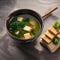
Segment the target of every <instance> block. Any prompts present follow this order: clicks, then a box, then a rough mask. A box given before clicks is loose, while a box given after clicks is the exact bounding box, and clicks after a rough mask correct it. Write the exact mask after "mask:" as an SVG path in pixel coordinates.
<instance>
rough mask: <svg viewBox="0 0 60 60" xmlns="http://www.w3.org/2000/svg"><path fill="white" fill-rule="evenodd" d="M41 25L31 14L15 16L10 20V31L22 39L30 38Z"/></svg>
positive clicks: (37, 31)
mask: <svg viewBox="0 0 60 60" xmlns="http://www.w3.org/2000/svg"><path fill="white" fill-rule="evenodd" d="M40 28H41V25H40V23H39V22H38V20H37V19H36V18H34V17H33V16H31V15H27V14H25V15H19V16H14V17H12V18H11V19H10V22H9V31H10V32H11V34H13V35H14V36H16V37H17V38H20V39H30V38H33V37H34V36H36V35H37V34H38V33H39V31H40Z"/></svg>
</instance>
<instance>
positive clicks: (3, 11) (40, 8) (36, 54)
mask: <svg viewBox="0 0 60 60" xmlns="http://www.w3.org/2000/svg"><path fill="white" fill-rule="evenodd" d="M55 6H58V7H59V8H58V10H56V11H55V12H53V13H52V15H51V16H49V17H48V18H47V19H46V20H44V22H43V24H44V28H43V32H42V34H41V35H43V34H44V33H45V32H46V31H47V29H48V28H49V27H50V26H51V25H53V24H54V22H55V21H58V22H60V1H58V0H57V2H55V3H54V2H53V3H42V2H40V0H0V60H60V49H58V50H57V51H56V52H55V53H54V54H52V53H50V52H49V51H48V50H47V49H45V48H44V47H42V46H41V45H40V37H39V38H38V39H37V43H36V44H35V45H33V44H30V45H27V46H23V47H22V46H21V45H20V44H17V43H16V42H14V40H13V39H11V38H10V37H9V36H8V34H7V31H6V26H5V23H6V20H7V17H8V15H9V14H10V13H11V12H13V11H14V10H17V9H22V8H27V9H32V10H35V11H36V12H38V13H39V14H40V15H41V16H42V15H43V14H44V13H45V12H47V11H48V10H50V9H51V8H53V7H55Z"/></svg>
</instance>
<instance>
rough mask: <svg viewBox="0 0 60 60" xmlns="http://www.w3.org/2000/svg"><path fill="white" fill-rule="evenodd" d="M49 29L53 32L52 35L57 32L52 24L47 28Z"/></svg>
mask: <svg viewBox="0 0 60 60" xmlns="http://www.w3.org/2000/svg"><path fill="white" fill-rule="evenodd" d="M49 31H50V32H51V33H53V34H54V35H56V34H57V33H58V32H57V31H56V29H55V28H54V27H53V26H52V27H50V28H49Z"/></svg>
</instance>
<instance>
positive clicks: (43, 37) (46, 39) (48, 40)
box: [42, 35, 51, 44]
mask: <svg viewBox="0 0 60 60" xmlns="http://www.w3.org/2000/svg"><path fill="white" fill-rule="evenodd" d="M42 39H43V40H44V41H45V42H46V43H48V44H49V43H50V42H51V40H50V39H49V38H48V37H47V36H45V35H43V36H42Z"/></svg>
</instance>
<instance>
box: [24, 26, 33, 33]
mask: <svg viewBox="0 0 60 60" xmlns="http://www.w3.org/2000/svg"><path fill="white" fill-rule="evenodd" d="M31 29H32V28H31V27H30V26H25V27H24V28H23V30H25V31H28V32H30V31H31Z"/></svg>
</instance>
